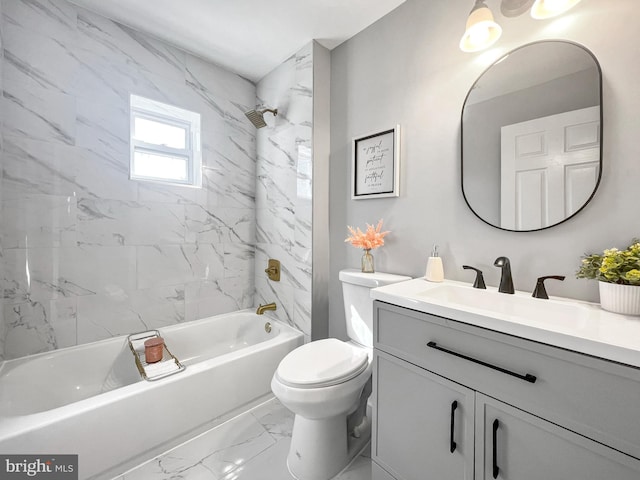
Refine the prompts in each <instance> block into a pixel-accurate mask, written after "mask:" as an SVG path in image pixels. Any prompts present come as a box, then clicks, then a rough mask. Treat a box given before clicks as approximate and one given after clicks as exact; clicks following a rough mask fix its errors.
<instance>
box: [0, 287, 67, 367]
mask: <svg viewBox="0 0 640 480" xmlns="http://www.w3.org/2000/svg"><path fill="white" fill-rule="evenodd" d="M3 313H4V318H5V322H6V336H5V338H4V341H5V345H6V352H5V353H6V357H7V358H15V357H21V356H24V355H30V354H35V353H41V352H47V351H49V350H54V349H56V348H63V347H69V346H72V345H75V344H76V322H77V303H76V297H71V298H61V299H58V300H48V301H47V300H44V301H27V302H23V303H17V304H5V305H4V307H3Z"/></svg>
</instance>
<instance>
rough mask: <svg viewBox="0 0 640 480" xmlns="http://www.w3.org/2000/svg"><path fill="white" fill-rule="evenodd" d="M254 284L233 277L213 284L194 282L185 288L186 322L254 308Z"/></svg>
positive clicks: (241, 278)
mask: <svg viewBox="0 0 640 480" xmlns="http://www.w3.org/2000/svg"><path fill="white" fill-rule="evenodd" d="M254 291H255V290H254V286H253V282H252V283H251V284H248V283H247V282H246V280H245V279H244V278H243V277H232V278H224V279H221V280H216V281H213V282H206V281H205V282H192V283H189V284H187V285H186V288H185V320H186V321H189V320H195V319H198V318H205V317H209V316H211V315H219V314H222V313H229V312H235V311H236V310H242V309H245V308H249V307H253V306H254V303H253V302H254Z"/></svg>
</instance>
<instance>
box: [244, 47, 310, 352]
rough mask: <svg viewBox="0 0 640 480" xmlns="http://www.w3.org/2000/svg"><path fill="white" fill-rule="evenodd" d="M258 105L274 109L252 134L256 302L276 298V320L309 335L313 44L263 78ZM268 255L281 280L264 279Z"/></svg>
mask: <svg viewBox="0 0 640 480" xmlns="http://www.w3.org/2000/svg"><path fill="white" fill-rule="evenodd" d="M257 95H258V99H259V103H261V104H265V105H268V106H270V107H273V108H278V115H277V116H276V117H275V118H274V119H273V121H270V122H268V123H269V127H268V128H264V129H261V130H259V131H258V134H257V139H256V142H257V175H256V303H258V302H263V303H264V302H271V301H274V300H275V301H276V302H277V303H278V304H279V305H281V306H282V307H283V308H282V309H281V310H284V311H280V310H278V311H277V315H278V317H279V318H281V319H283V320H285V321H287V322H288V323H290V324H291V325H293V326H295V327H296V328H298V329H300V330H301V331H302V332H303V333H304V334H305V338H306V339H307V340H309V339H310V335H311V304H312V297H311V278H312V275H311V273H312V255H311V247H312V245H311V237H312V235H311V224H312V206H311V205H312V203H311V202H312V195H313V189H312V182H313V176H312V172H313V168H312V167H313V164H312V162H313V155H312V154H313V152H312V136H311V135H312V128H311V126H312V123H313V102H312V100H313V98H312V96H313V56H312V44H309V45H307V46H305V47H304V48H302V49H301V50H300V51H299V52H297V53H296V54H295V55H293V56H291V58H289V59H288V60H287V61H285V62H284V63H283V64H281V65H280V66H279V67H277V68H276V69H275V70H273V71H272V72H271V73H269V74H268V75H267V76H266V77H264V78H263V79H262V80H261V81H260V82H259V83H258V85H257ZM268 258H277V259H278V260H280V261H281V265H282V267H281V269H282V273H281V282H280V284H276V283H275V282H271V281H269V280H267V279H266V278H265V275H264V273H263V270H264V268H265V266H266V262H267V259H268Z"/></svg>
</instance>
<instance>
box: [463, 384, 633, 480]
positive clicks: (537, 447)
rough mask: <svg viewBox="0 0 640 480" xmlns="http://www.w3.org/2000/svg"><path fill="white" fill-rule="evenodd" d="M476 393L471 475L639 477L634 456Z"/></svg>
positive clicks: (536, 479)
mask: <svg viewBox="0 0 640 480" xmlns="http://www.w3.org/2000/svg"><path fill="white" fill-rule="evenodd" d="M476 395H477V397H476V455H477V459H478V462H477V464H476V468H477V470H476V477H475V478H476V479H477V480H480V479H481V480H492V479H494V478H498V479H502V480H542V479H558V480H565V479H566V480H638V479H639V478H640V463H639V462H638V460H636V459H635V458H632V457H630V456H628V455H625V454H623V453H620V452H618V451H616V450H614V449H612V448H609V447H605V446H604V445H602V444H600V443H597V442H594V441H593V440H590V439H588V438H585V437H583V436H581V435H578V434H576V433H574V432H572V431H570V430H567V429H565V428H562V427H559V426H557V425H554V424H552V423H550V422H547V421H546V420H543V419H541V418H539V417H536V416H534V415H530V414H528V413H526V412H523V411H522V410H519V409H517V408H514V407H511V406H510V405H507V404H506V403H503V402H500V401H498V400H495V399H493V398H491V397H487V396H485V395H482V394H481V393H477V394H476ZM494 430H495V440H494ZM494 452H495V460H494ZM494 467H496V471H495V472H494ZM494 473H495V476H494Z"/></svg>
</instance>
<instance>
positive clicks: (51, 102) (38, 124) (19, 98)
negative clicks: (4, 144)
mask: <svg viewBox="0 0 640 480" xmlns="http://www.w3.org/2000/svg"><path fill="white" fill-rule="evenodd" d="M2 100H3V102H2V107H3V110H4V112H5V113H4V114H5V118H6V119H7V120H8V119H11V121H6V122H5V123H4V126H3V130H4V133H5V134H9V135H16V136H20V137H26V138H32V139H37V140H45V141H47V142H51V143H63V144H66V145H73V143H74V141H75V128H76V114H75V103H76V100H75V98H74V97H73V96H71V95H67V94H64V93H59V92H56V91H53V90H50V89H47V88H42V87H35V86H28V85H26V84H24V83H18V82H9V81H5V82H3V99H2Z"/></svg>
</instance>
